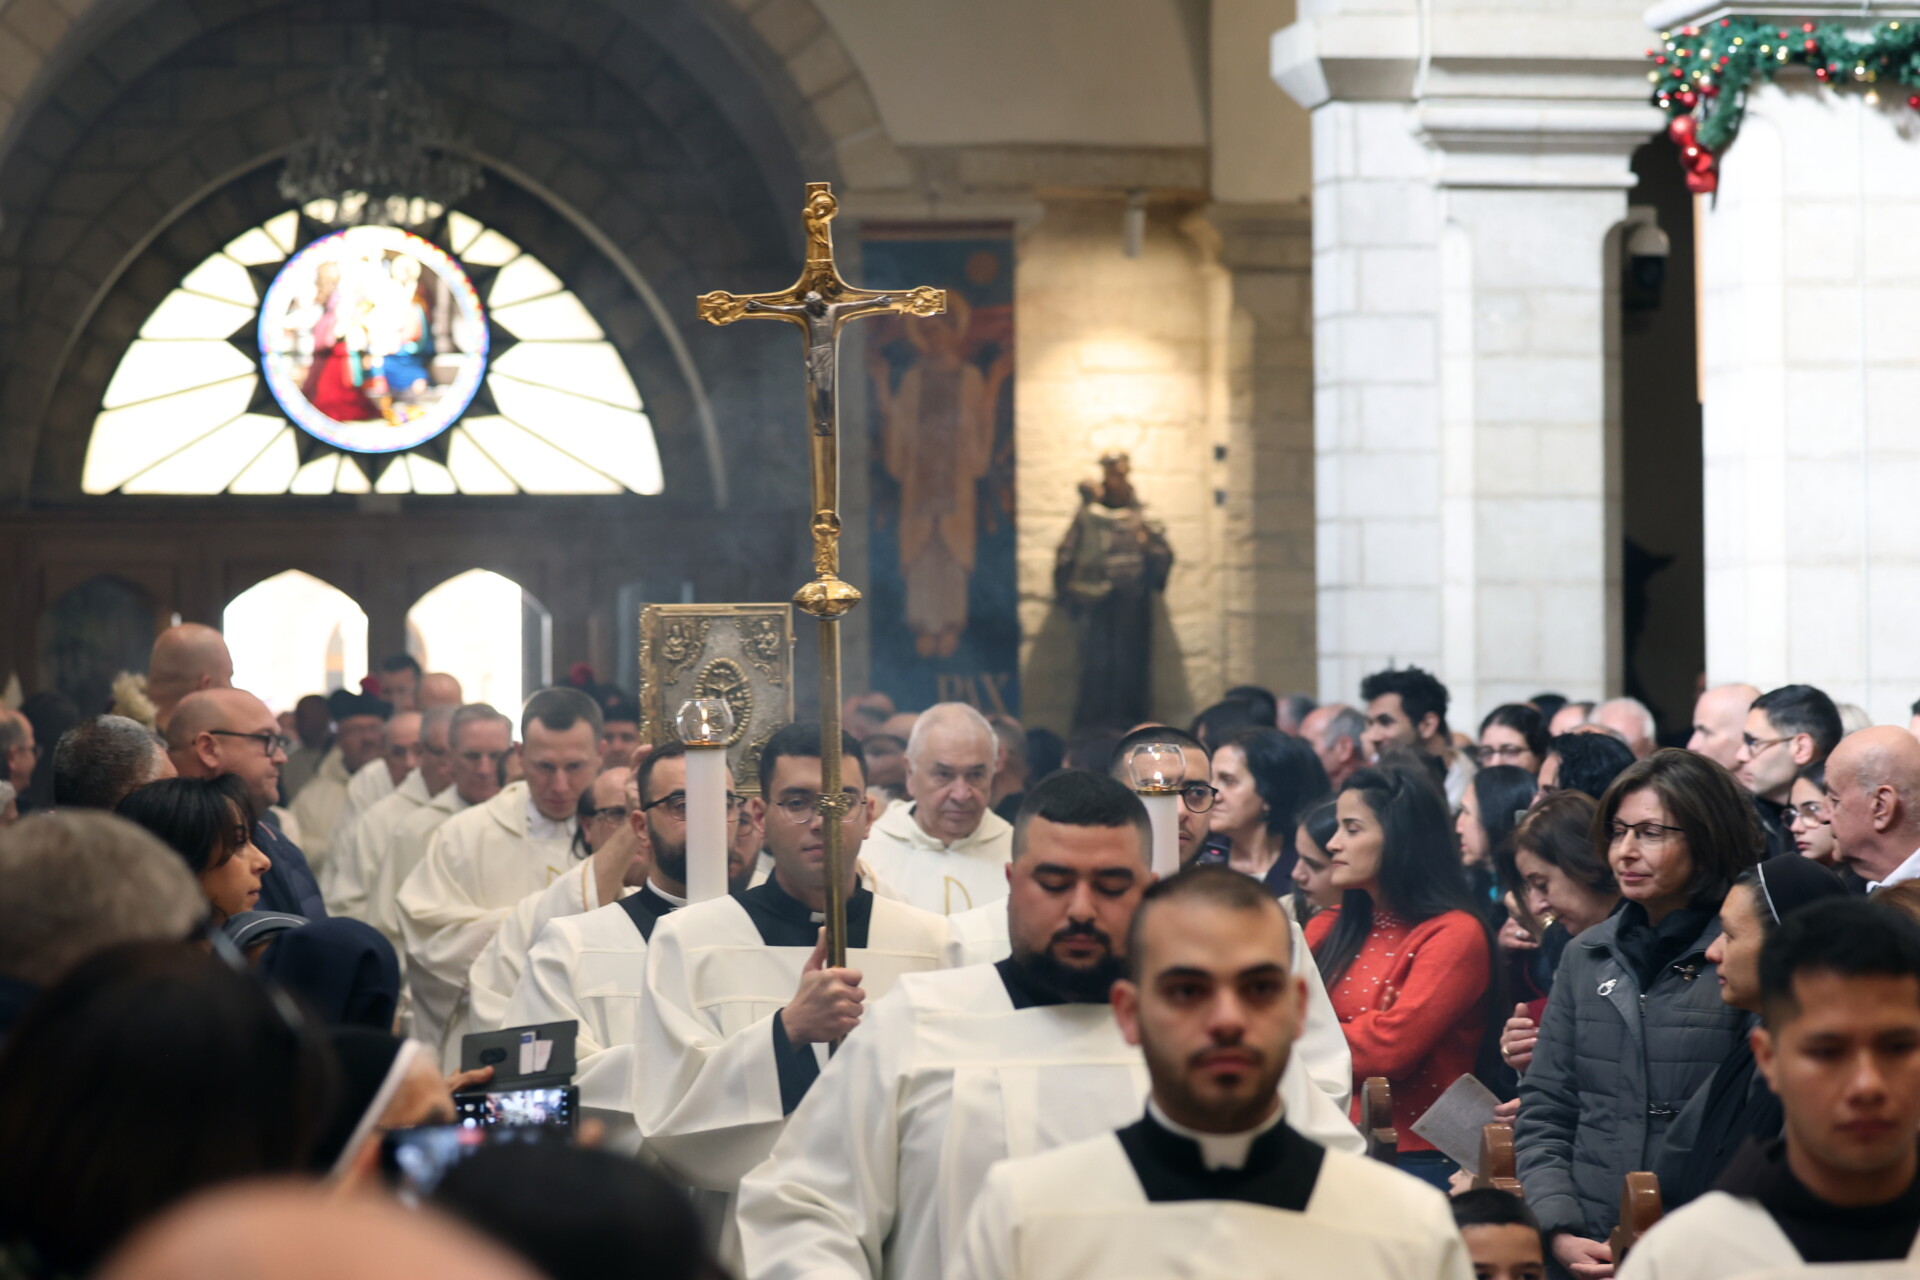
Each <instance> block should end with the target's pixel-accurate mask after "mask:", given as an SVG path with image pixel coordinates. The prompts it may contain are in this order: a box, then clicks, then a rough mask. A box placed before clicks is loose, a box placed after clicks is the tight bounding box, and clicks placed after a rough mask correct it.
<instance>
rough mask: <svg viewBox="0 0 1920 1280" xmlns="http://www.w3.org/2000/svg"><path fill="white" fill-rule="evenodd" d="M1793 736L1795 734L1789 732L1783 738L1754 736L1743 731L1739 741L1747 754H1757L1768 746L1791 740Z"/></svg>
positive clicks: (1775, 745)
mask: <svg viewBox="0 0 1920 1280" xmlns="http://www.w3.org/2000/svg"><path fill="white" fill-rule="evenodd" d="M1794 737H1795V735H1793V734H1791V733H1790V734H1788V735H1787V736H1786V737H1784V738H1756V737H1754V736H1753V735H1752V734H1750V733H1743V734H1741V735H1740V741H1741V743H1742V745H1744V746H1745V747H1746V749H1747V754H1748V755H1749V756H1757V755H1759V754H1760V753H1761V752H1762V751H1765V750H1766V749H1767V748H1768V747H1777V746H1779V745H1780V744H1781V743H1783V742H1792V741H1793V739H1794Z"/></svg>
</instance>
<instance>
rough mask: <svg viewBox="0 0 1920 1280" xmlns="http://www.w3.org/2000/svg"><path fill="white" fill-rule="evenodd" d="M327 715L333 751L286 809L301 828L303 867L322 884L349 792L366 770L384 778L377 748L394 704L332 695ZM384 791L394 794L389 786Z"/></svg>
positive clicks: (359, 696) (340, 692) (357, 695)
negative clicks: (331, 726)
mask: <svg viewBox="0 0 1920 1280" xmlns="http://www.w3.org/2000/svg"><path fill="white" fill-rule="evenodd" d="M327 710H328V711H329V712H330V713H331V714H332V715H333V722H334V733H333V746H332V747H330V748H329V749H328V750H327V754H326V755H325V756H324V757H322V758H321V760H320V768H319V769H318V770H316V771H315V772H314V775H313V777H312V778H311V779H309V780H308V782H307V785H306V786H304V787H302V788H300V794H299V795H297V796H295V797H294V798H293V803H292V804H291V805H289V806H288V807H287V812H288V813H290V814H291V815H292V816H293V820H294V821H295V822H296V823H298V824H299V827H300V835H301V845H300V848H301V850H302V852H304V853H305V854H306V855H307V865H308V866H310V867H312V868H313V874H314V876H315V878H317V879H319V880H320V881H321V883H323V884H324V883H325V880H326V877H327V875H328V874H329V872H328V870H327V861H328V855H329V854H330V853H331V852H332V848H333V835H334V828H335V827H336V826H338V825H339V822H340V813H341V810H342V809H344V808H345V807H346V803H347V788H348V787H349V786H350V785H352V783H353V780H354V778H355V777H356V776H357V775H358V774H359V772H360V771H361V770H363V769H366V768H368V767H369V766H379V767H378V769H377V772H380V773H385V772H386V768H385V766H384V765H382V764H381V761H380V748H381V746H382V744H383V743H384V741H385V738H386V731H387V721H388V720H390V719H391V718H392V717H393V704H392V703H390V702H387V701H385V700H383V699H380V698H376V697H374V696H373V695H371V694H366V693H353V692H350V691H348V690H346V689H335V690H334V691H333V692H332V693H331V694H329V695H328V697H327ZM388 789H389V790H391V789H392V786H391V783H389V786H388Z"/></svg>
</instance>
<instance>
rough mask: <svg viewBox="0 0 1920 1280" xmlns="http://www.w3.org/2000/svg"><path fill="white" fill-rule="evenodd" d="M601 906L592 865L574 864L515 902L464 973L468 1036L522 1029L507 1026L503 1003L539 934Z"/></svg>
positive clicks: (512, 1024) (511, 1024)
mask: <svg viewBox="0 0 1920 1280" xmlns="http://www.w3.org/2000/svg"><path fill="white" fill-rule="evenodd" d="M599 906H600V894H599V892H598V886H597V885H596V884H595V882H594V878H593V862H592V860H591V859H585V860H576V861H575V862H574V863H573V865H572V866H571V867H569V868H568V869H567V870H566V873H565V874H563V875H561V876H559V877H557V878H556V879H555V880H554V882H553V883H552V884H550V885H548V886H547V887H546V888H544V889H537V890H535V891H534V892H532V893H530V894H528V895H527V896H526V897H524V898H522V899H520V901H518V902H516V903H515V904H514V905H513V910H511V911H509V912H508V913H507V918H506V919H505V920H502V921H501V922H500V928H499V929H498V930H497V931H495V933H494V935H493V938H492V940H491V941H489V942H488V943H487V945H486V946H484V947H482V948H481V949H480V954H479V955H478V956H477V957H475V959H474V962H473V964H472V966H471V967H469V968H468V970H467V1030H468V1031H498V1030H500V1028H502V1027H516V1026H524V1025H525V1024H524V1023H518V1022H509V1021H507V1002H508V1001H509V1000H511V999H513V991H514V988H515V987H517V986H519V985H520V975H521V973H522V972H524V971H525V969H526V963H527V953H528V952H529V951H531V950H533V943H534V939H536V938H538V937H539V936H540V931H541V930H542V929H545V928H546V927H547V925H548V924H549V923H550V922H551V921H553V920H555V919H557V918H559V917H561V916H577V915H580V914H582V913H583V912H587V911H592V910H594V909H596V908H598V907H599Z"/></svg>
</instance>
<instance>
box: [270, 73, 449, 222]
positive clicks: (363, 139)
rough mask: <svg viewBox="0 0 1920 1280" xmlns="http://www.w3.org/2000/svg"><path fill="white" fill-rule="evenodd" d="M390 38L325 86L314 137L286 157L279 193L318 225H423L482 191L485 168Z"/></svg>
mask: <svg viewBox="0 0 1920 1280" xmlns="http://www.w3.org/2000/svg"><path fill="white" fill-rule="evenodd" d="M462 150H463V146H462V143H461V140H460V139H459V138H458V137H456V136H455V134H454V132H453V129H452V127H451V126H450V125H449V124H448V123H447V121H446V118H445V117H444V116H443V115H442V114H441V112H440V110H439V107H438V106H437V105H436V104H435V103H434V101H433V100H432V99H431V98H430V97H429V96H428V95H427V91H426V90H425V89H424V88H422V87H421V85H420V82H419V81H417V80H415V79H414V78H413V77H412V76H411V75H409V74H408V73H407V72H406V71H405V70H404V69H396V68H395V67H394V66H393V60H392V57H391V51H390V50H389V48H388V46H387V42H386V39H385V37H375V38H374V39H373V40H372V41H371V42H370V43H369V45H368V48H367V57H366V61H365V63H364V64H362V65H360V66H349V67H346V68H344V69H343V70H342V71H341V72H340V73H339V74H338V75H337V76H335V77H334V81H333V84H332V86H331V88H330V89H329V91H328V98H327V108H326V116H325V118H324V119H323V120H322V122H321V127H320V129H319V130H317V131H316V132H315V133H313V134H312V135H310V136H309V137H307V138H305V139H304V140H302V141H301V142H299V143H297V144H295V146H294V147H293V149H292V150H291V151H290V152H288V153H287V164H286V168H285V169H284V170H283V171H282V172H281V174H280V194H281V195H282V196H284V197H286V198H287V199H288V200H290V201H292V202H293V203H294V204H295V205H297V206H299V207H301V208H302V209H304V210H306V211H307V213H308V215H309V216H311V217H313V218H315V219H316V220H318V221H320V222H325V223H331V224H333V225H335V226H357V225H361V224H366V223H380V224H385V225H392V226H400V227H416V226H419V225H421V224H423V223H426V222H429V221H431V220H432V219H434V218H437V217H438V216H440V214H441V213H443V212H444V211H445V210H446V209H447V208H448V207H449V206H451V205H453V204H454V203H455V202H457V201H458V200H460V199H461V198H462V197H464V196H465V195H467V194H468V193H469V192H471V191H472V190H473V189H474V188H476V187H478V186H479V185H480V183H481V176H480V167H479V166H478V165H477V164H475V163H474V162H473V161H471V160H469V159H467V158H466V157H465V156H464V155H462V154H461V152H462Z"/></svg>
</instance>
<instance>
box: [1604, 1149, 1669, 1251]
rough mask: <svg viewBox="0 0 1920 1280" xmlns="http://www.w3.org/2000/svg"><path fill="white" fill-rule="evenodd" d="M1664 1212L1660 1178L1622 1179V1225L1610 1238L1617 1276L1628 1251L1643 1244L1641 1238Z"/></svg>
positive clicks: (1645, 1175)
mask: <svg viewBox="0 0 1920 1280" xmlns="http://www.w3.org/2000/svg"><path fill="white" fill-rule="evenodd" d="M1665 1212H1666V1210H1665V1209H1664V1208H1662V1207H1661V1204H1660V1179H1658V1178H1656V1177H1655V1176H1654V1175H1653V1174H1651V1173H1630V1174H1628V1175H1627V1176H1626V1177H1625V1178H1623V1179H1621V1186H1620V1225H1619V1226H1617V1227H1615V1228H1614V1229H1613V1234H1612V1235H1609V1236H1608V1237H1607V1247H1608V1248H1609V1249H1611V1250H1613V1266H1614V1271H1615V1273H1616V1274H1617V1273H1618V1272H1619V1269H1620V1264H1621V1263H1623V1262H1625V1261H1626V1260H1627V1254H1628V1252H1630V1251H1631V1250H1632V1249H1633V1246H1634V1245H1636V1244H1639V1243H1640V1237H1641V1236H1644V1235H1645V1234H1647V1232H1649V1231H1651V1230H1653V1224H1654V1223H1656V1222H1658V1221H1660V1218H1661V1216H1662V1215H1663V1214H1664V1213H1665Z"/></svg>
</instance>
